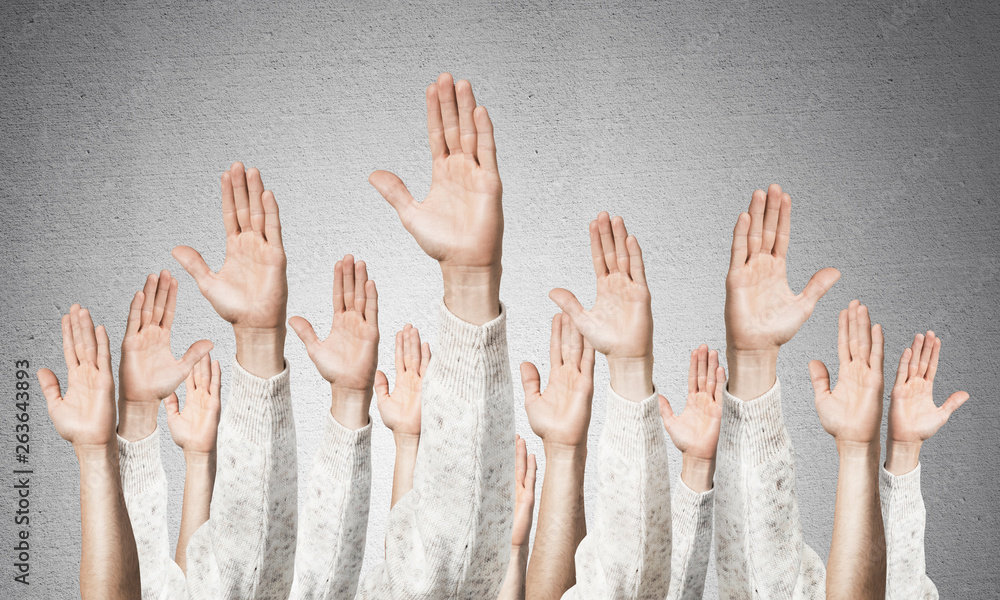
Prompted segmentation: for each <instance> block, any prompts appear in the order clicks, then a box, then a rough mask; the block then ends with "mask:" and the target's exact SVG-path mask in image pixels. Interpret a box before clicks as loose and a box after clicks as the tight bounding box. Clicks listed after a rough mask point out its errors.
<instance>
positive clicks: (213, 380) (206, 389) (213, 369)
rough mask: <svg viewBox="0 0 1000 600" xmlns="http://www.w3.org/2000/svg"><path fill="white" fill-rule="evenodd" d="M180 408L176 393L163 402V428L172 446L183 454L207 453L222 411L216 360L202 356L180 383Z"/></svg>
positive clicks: (211, 446)
mask: <svg viewBox="0 0 1000 600" xmlns="http://www.w3.org/2000/svg"><path fill="white" fill-rule="evenodd" d="M184 388H185V395H184V408H183V410H181V409H180V408H179V407H178V400H177V395H176V394H171V395H170V397H169V398H167V401H166V409H167V427H168V428H169V429H170V437H172V438H173V440H174V443H176V444H177V445H178V446H180V447H181V448H182V449H183V450H184V451H185V452H197V453H200V454H211V453H213V452H215V444H216V440H217V438H218V433H219V418H220V414H221V412H222V398H221V391H222V372H221V369H220V367H219V361H217V360H216V361H213V360H212V359H211V357H210V356H209V355H207V354H206V355H205V356H204V357H203V358H202V359H201V361H199V362H198V364H197V365H196V366H195V368H194V369H193V370H192V371H191V374H190V375H188V377H187V379H186V380H185V382H184Z"/></svg>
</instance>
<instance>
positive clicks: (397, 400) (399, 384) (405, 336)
mask: <svg viewBox="0 0 1000 600" xmlns="http://www.w3.org/2000/svg"><path fill="white" fill-rule="evenodd" d="M430 360H431V348H430V344H428V343H426V342H424V343H421V342H420V332H419V331H417V328H416V327H413V326H412V325H409V324H407V325H406V326H404V327H403V330H402V331H399V332H397V333H396V387H395V388H394V389H393V390H392V393H391V394H390V393H389V379H388V378H387V377H386V375H385V373H383V372H382V371H378V372H377V373H375V393H376V394H378V412H379V415H380V416H381V417H382V422H383V423H385V426H386V427H388V428H389V429H390V430H392V432H393V434H395V435H405V436H410V437H411V438H417V437H419V436H420V390H421V386H422V385H423V380H424V374H425V373H426V372H427V365H428V364H430Z"/></svg>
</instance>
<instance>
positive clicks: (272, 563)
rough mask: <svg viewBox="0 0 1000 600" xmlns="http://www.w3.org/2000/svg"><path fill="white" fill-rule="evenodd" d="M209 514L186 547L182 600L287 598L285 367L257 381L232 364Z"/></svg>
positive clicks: (290, 479) (289, 443)
mask: <svg viewBox="0 0 1000 600" xmlns="http://www.w3.org/2000/svg"><path fill="white" fill-rule="evenodd" d="M232 370H233V374H232V379H231V381H230V388H229V396H228V400H227V401H226V402H225V404H224V405H223V407H222V420H221V422H220V425H219V449H218V470H217V472H216V478H215V492H214V493H213V495H212V506H211V517H210V518H209V520H208V521H207V522H206V523H204V524H203V525H202V526H201V527H199V528H198V530H197V531H195V533H194V535H193V536H191V541H190V542H189V543H188V548H187V577H188V590H189V592H190V597H191V598H194V599H201V598H205V599H211V600H218V599H222V598H239V599H240V600H246V599H249V598H282V599H283V598H287V597H288V594H289V592H290V590H291V586H292V568H293V564H294V560H295V519H296V509H297V507H296V502H297V499H296V464H295V426H294V422H293V420H292V398H291V391H290V388H289V382H288V380H289V369H288V365H287V363H286V365H285V370H284V371H282V372H281V373H279V374H278V375H275V376H274V377H271V378H270V379H261V378H259V377H255V376H253V375H251V374H250V373H248V372H247V371H245V370H244V369H243V368H242V367H241V366H240V365H239V364H238V363H237V361H235V360H234V361H233V367H232Z"/></svg>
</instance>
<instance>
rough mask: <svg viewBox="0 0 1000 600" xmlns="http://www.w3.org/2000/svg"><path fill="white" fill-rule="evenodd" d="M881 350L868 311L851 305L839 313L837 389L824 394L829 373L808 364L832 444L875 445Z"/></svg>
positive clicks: (879, 418) (818, 364)
mask: <svg viewBox="0 0 1000 600" xmlns="http://www.w3.org/2000/svg"><path fill="white" fill-rule="evenodd" d="M883 346H884V343H883V337H882V327H881V326H880V325H875V326H874V327H872V324H871V319H870V317H869V315H868V307H866V306H864V305H862V304H860V303H859V302H858V301H857V300H853V301H851V303H850V305H849V306H848V308H847V309H845V310H842V311H840V320H839V324H838V334H837V354H838V356H839V359H840V369H839V371H838V373H837V385H836V386H835V387H834V388H833V389H832V390H831V389H830V373H829V371H827V368H826V366H825V365H824V364H823V363H822V362H820V361H818V360H814V361H811V362H810V363H809V375H810V377H811V379H812V383H813V391H814V392H815V393H816V411H817V412H818V413H819V419H820V423H822V425H823V429H825V430H826V432H827V433H829V434H830V435H832V436H833V437H834V438H836V439H837V440H838V441H845V442H855V443H859V444H869V443H872V442H874V441H877V440H878V436H879V429H880V427H881V425H882V393H883V391H884V383H883V376H882V357H883Z"/></svg>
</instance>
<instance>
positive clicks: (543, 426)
mask: <svg viewBox="0 0 1000 600" xmlns="http://www.w3.org/2000/svg"><path fill="white" fill-rule="evenodd" d="M549 361H550V364H551V370H550V371H549V381H548V385H546V386H545V391H544V392H542V391H541V377H540V376H539V374H538V369H537V368H536V367H535V365H533V364H532V363H530V362H524V363H521V383H522V385H523V387H524V410H525V412H527V413H528V424H530V425H531V430H532V431H534V432H535V434H536V435H537V436H538V437H540V438H542V441H543V442H544V443H545V445H546V447H550V448H551V449H574V448H581V447H582V448H586V445H587V430H588V429H589V427H590V411H591V405H592V403H593V398H594V348H593V346H591V345H590V343H589V342H588V341H587V340H586V339H585V338H584V337H583V336H582V335H580V332H579V331H578V330H577V328H576V326H575V325H573V321H572V320H570V318H569V316H568V315H566V314H565V313H560V314H557V315H556V316H555V317H553V318H552V337H551V341H550V343H549Z"/></svg>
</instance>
